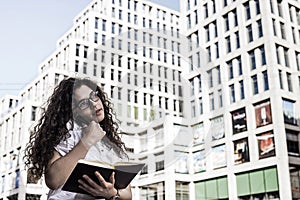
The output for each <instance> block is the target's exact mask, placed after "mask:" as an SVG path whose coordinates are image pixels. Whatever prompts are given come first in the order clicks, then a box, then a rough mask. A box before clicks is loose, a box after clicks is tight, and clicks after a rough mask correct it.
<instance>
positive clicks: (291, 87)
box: [0, 0, 300, 200]
mask: <svg viewBox="0 0 300 200" xmlns="http://www.w3.org/2000/svg"><path fill="white" fill-rule="evenodd" d="M180 3H181V5H180V12H177V11H173V10H171V9H168V8H165V7H163V6H160V5H157V4H154V3H151V2H149V1H146V0H93V1H91V3H90V4H89V5H88V6H87V7H86V8H85V9H83V10H82V12H81V13H79V14H78V16H76V17H75V18H74V24H73V26H72V28H71V29H70V30H69V31H67V32H66V33H65V34H64V35H63V36H62V37H61V38H60V39H59V40H58V42H57V48H56V50H55V51H54V52H53V53H52V54H51V55H50V56H49V57H48V58H46V59H45V60H44V62H42V63H41V64H40V66H39V75H38V77H36V78H35V79H34V80H33V81H32V82H31V83H29V84H28V85H27V86H26V87H25V88H24V89H23V90H22V91H21V92H20V93H19V95H18V96H16V97H14V96H6V97H4V98H3V99H1V101H0V107H1V109H2V110H1V118H0V134H1V135H0V136H1V140H0V141H1V143H0V145H1V146H0V150H1V151H0V175H1V181H0V186H1V191H0V199H3V200H4V199H5V200H6V199H45V198H46V193H47V188H46V186H45V184H44V182H43V180H40V181H39V182H38V183H30V182H28V181H27V175H28V174H27V171H26V168H25V166H24V163H23V161H22V155H23V150H24V148H25V145H26V142H27V141H28V138H29V134H30V131H31V130H32V129H33V127H34V125H35V124H36V123H37V120H38V118H39V116H40V113H41V112H42V111H43V110H44V109H45V106H46V100H47V98H48V96H49V94H51V91H52V90H53V88H54V87H55V86H56V85H57V84H58V83H59V82H60V81H61V80H62V79H64V78H66V77H68V76H80V77H90V78H91V79H94V80H95V81H97V82H98V83H99V84H100V85H101V86H102V87H103V89H104V91H105V92H106V93H107V94H108V97H110V98H111V99H112V101H113V103H114V107H115V110H116V113H117V117H118V119H119V120H120V121H121V126H120V127H121V133H122V138H123V139H124V141H125V143H126V145H127V150H128V152H129V155H130V158H131V159H132V160H139V161H141V162H145V163H146V167H145V168H144V169H143V170H142V172H141V173H140V174H139V175H138V176H137V177H136V179H135V180H134V182H133V183H132V191H133V197H134V199H181V200H182V199H279V198H280V199H299V198H300V179H299V165H300V160H299V158H300V157H299V153H300V152H299V131H300V127H299V119H298V118H299V116H300V115H299V112H298V110H299V109H297V108H299V100H300V96H299V95H298V92H299V91H300V73H299V71H300V2H299V1H296V0H285V1H275V0H222V1H220V2H219V1H216V0H184V1H181V2H180Z"/></svg>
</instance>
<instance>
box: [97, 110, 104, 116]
mask: <svg viewBox="0 0 300 200" xmlns="http://www.w3.org/2000/svg"><path fill="white" fill-rule="evenodd" d="M102 110H103V109H102V108H100V109H97V110H96V115H97V116H98V115H101V111H102Z"/></svg>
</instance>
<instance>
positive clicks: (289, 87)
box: [286, 72, 293, 92]
mask: <svg viewBox="0 0 300 200" xmlns="http://www.w3.org/2000/svg"><path fill="white" fill-rule="evenodd" d="M291 76H292V75H291V73H288V72H287V73H286V79H287V86H288V90H289V91H290V92H293V85H292V77H291Z"/></svg>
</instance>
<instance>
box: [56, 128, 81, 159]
mask: <svg viewBox="0 0 300 200" xmlns="http://www.w3.org/2000/svg"><path fill="white" fill-rule="evenodd" d="M69 134H70V137H68V138H67V139H65V140H61V141H60V143H59V144H58V145H57V146H56V147H54V148H55V150H56V151H57V152H58V153H59V154H60V155H61V156H65V155H66V154H68V153H69V152H70V151H71V150H72V149H73V148H74V146H75V145H76V144H77V143H78V142H79V140H80V138H81V137H80V136H81V132H79V131H78V130H69Z"/></svg>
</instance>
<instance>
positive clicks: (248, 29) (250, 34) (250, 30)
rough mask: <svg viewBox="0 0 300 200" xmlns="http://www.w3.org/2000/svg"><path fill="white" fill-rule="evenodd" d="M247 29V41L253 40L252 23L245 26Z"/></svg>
mask: <svg viewBox="0 0 300 200" xmlns="http://www.w3.org/2000/svg"><path fill="white" fill-rule="evenodd" d="M247 31H248V42H252V41H253V32H252V25H251V24H250V25H248V26H247Z"/></svg>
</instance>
